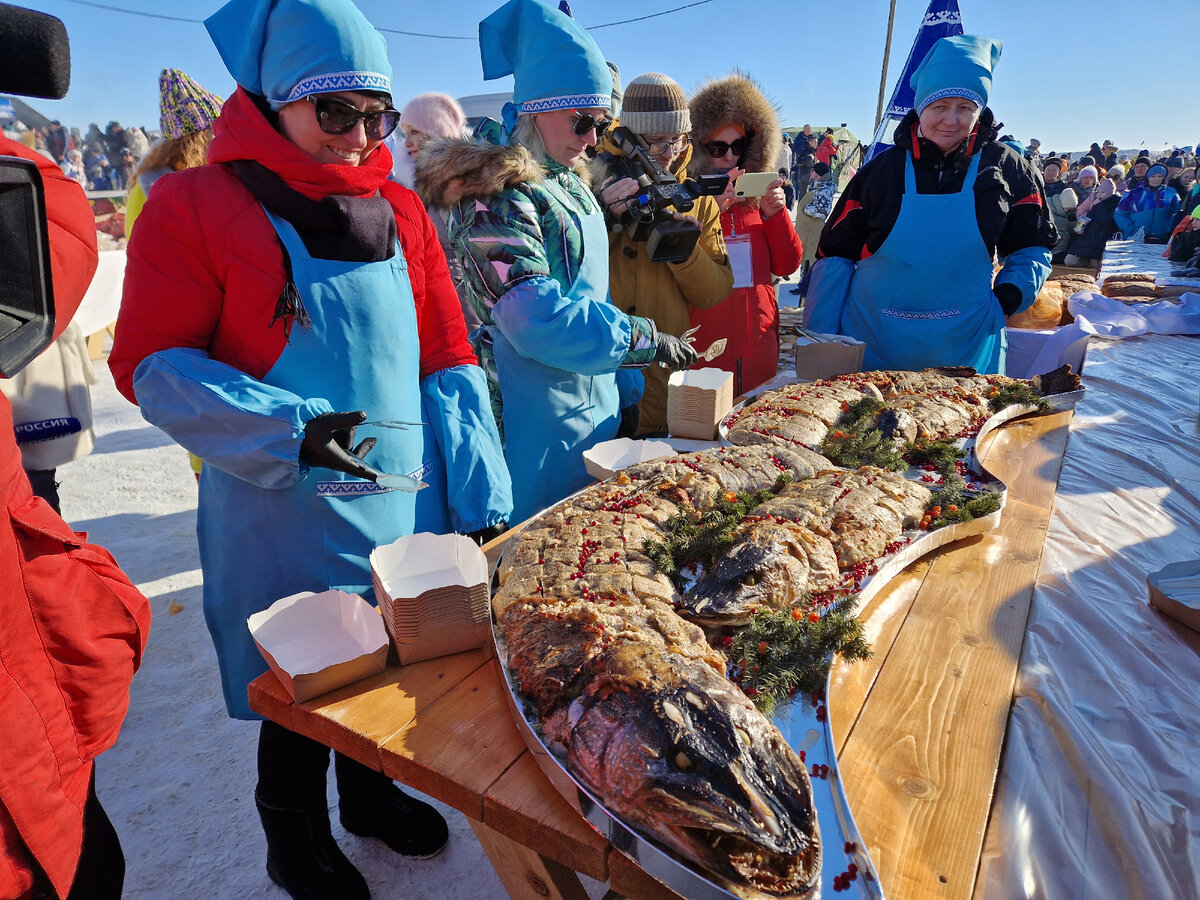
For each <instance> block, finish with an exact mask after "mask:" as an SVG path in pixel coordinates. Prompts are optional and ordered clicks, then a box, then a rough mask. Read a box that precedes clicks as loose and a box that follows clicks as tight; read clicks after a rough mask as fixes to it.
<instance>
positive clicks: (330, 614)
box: [246, 591, 388, 703]
mask: <svg viewBox="0 0 1200 900" xmlns="http://www.w3.org/2000/svg"><path fill="white" fill-rule="evenodd" d="M246 624H247V625H248V626H249V628H250V633H251V635H253V637H254V643H255V644H257V645H258V649H259V652H261V653H262V655H263V657H264V658H265V659H266V661H267V665H268V666H270V667H271V671H273V672H274V673H275V674H276V676H278V678H279V681H280V683H281V684H282V685H283V686H284V688H285V689H286V690H287V692H288V693H289V694H291V696H292V699H293V700H295V701H297V702H298V703H303V702H304V701H305V700H310V699H312V698H313V697H317V696H319V695H321V694H324V693H328V692H329V691H332V690H334V689H335V688H340V687H343V686H345V685H347V684H352V683H353V682H355V681H359V680H361V679H363V678H369V677H370V676H372V675H377V674H379V673H380V672H382V671H383V670H384V667H385V666H386V665H387V648H388V636H387V631H386V630H385V629H384V625H383V621H382V619H380V617H379V613H378V611H376V610H375V609H374V608H373V607H372V606H371V605H370V604H369V603H367V601H365V600H364V599H363V598H362V597H360V596H358V594H347V593H346V592H345V591H324V592H322V593H320V594H314V593H312V592H311V591H305V592H304V593H300V594H293V595H292V596H290V597H284V598H283V599H282V600H276V601H275V602H274V603H272V604H271V605H270V606H269V607H268V608H267V609H265V610H263V611H262V612H258V613H255V614H254V615H252V616H250V618H248V619H247V620H246Z"/></svg>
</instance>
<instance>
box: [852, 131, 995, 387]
mask: <svg viewBox="0 0 1200 900" xmlns="http://www.w3.org/2000/svg"><path fill="white" fill-rule="evenodd" d="M978 174H979V155H978V154H976V155H975V158H974V159H973V160H972V162H971V167H970V169H969V170H968V172H967V176H966V178H965V180H964V182H963V187H962V190H961V191H959V192H958V193H957V194H918V193H917V177H916V172H915V171H914V170H913V164H912V155H911V154H908V155H907V158H906V161H905V168H904V198H903V200H902V201H901V204H900V215H899V216H898V217H897V218H896V224H895V225H894V226H893V227H892V231H891V233H890V234H889V235H888V236H887V239H886V240H885V241H884V242H883V245H882V246H881V247H880V248H879V249H878V250H877V251H876V252H875V254H874V255H873V256H870V257H868V258H867V259H864V260H862V261H861V262H859V263H858V266H857V268H856V269H855V272H854V278H853V279H852V281H851V282H850V292H849V296H848V297H847V299H846V308H845V311H844V312H843V314H842V331H843V332H844V333H845V334H848V335H851V336H853V337H856V338H858V339H859V340H861V341H865V342H866V345H867V346H866V351H865V353H864V355H863V368H864V369H865V370H867V371H870V370H874V369H905V370H917V369H925V368H928V367H930V366H974V367H975V369H976V370H978V371H979V372H1003V371H1004V353H1005V349H1006V346H1007V343H1006V339H1005V334H1004V313H1003V311H1002V310H1001V308H1000V304H999V302H998V301H997V300H996V298H995V296H994V295H993V294H992V258H991V255H990V254H989V253H988V250H987V245H985V244H984V242H983V237H982V236H981V235H980V233H979V222H978V220H977V218H976V216H975V191H974V185H975V179H976V177H977V176H978Z"/></svg>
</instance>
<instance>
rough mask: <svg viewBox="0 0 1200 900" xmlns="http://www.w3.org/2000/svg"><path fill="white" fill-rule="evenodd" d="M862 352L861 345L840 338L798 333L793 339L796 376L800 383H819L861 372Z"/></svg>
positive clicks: (854, 341) (844, 336)
mask: <svg viewBox="0 0 1200 900" xmlns="http://www.w3.org/2000/svg"><path fill="white" fill-rule="evenodd" d="M866 349H867V345H866V344H864V343H863V342H862V341H859V340H855V339H854V338H852V337H848V336H846V335H844V334H817V333H815V332H811V331H805V332H802V333H800V334H799V335H797V336H796V376H797V377H798V378H800V379H801V380H802V381H820V380H821V379H823V378H832V377H833V376H834V375H849V374H850V373H851V372H861V371H862V361H863V351H865V350H866Z"/></svg>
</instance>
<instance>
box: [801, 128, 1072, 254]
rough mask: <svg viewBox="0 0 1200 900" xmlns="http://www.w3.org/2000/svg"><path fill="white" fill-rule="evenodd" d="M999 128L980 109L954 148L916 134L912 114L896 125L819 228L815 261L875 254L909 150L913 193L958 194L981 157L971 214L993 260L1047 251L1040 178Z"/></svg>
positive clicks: (1050, 229) (894, 211) (891, 219)
mask: <svg viewBox="0 0 1200 900" xmlns="http://www.w3.org/2000/svg"><path fill="white" fill-rule="evenodd" d="M997 133H998V129H997V126H996V122H995V117H994V116H993V114H992V111H991V110H990V109H984V111H983V113H982V115H980V117H979V124H978V125H977V126H976V129H975V132H974V133H973V134H972V135H971V137H969V138H968V139H967V140H965V141H963V143H962V144H961V145H960V146H959V147H958V148H957V149H955V150H954V151H952V152H951V153H949V154H947V155H942V153H941V151H940V150H938V148H937V146H936V145H935V144H934V143H933V142H932V141H929V140H926V139H925V138H917V136H916V135H917V114H916V112H914V111H910V112H909V114H908V115H907V116H905V118H904V119H903V120H902V121H901V122H900V124H899V126H897V128H896V133H895V137H894V141H895V146H894V147H891V148H889V149H887V150H885V151H884V152H883V153H880V154H879V155H878V156H877V157H875V158H874V159H872V160H871V161H870V162H868V163H867V164H866V165H865V166H863V167H862V168H861V169H859V170H858V172H857V173H856V174H855V176H854V178H852V179H851V180H850V183H849V184H848V185H846V190H845V191H844V192H843V193H842V196H841V198H840V199H839V200H838V203H837V205H836V206H835V207H834V209H833V212H832V213H831V214H830V216H829V221H828V222H827V223H826V224H825V228H824V230H823V231H822V232H821V243H820V247H819V248H818V250H817V258H818V259H821V258H825V257H830V256H842V257H845V258H846V259H850V260H853V261H855V262H857V261H858V260H860V259H864V258H865V257H867V256H869V255H871V254H873V253H875V252H876V251H877V250H878V249H879V248H880V247H881V246H882V245H883V242H884V241H885V240H886V239H887V236H888V235H889V234H890V233H891V230H892V226H893V225H895V224H896V219H897V217H898V216H899V214H900V203H901V200H902V198H903V196H904V168H905V166H906V165H907V160H908V157H909V155H910V152H911V155H912V158H913V169H914V171H915V173H916V181H917V193H919V194H956V193H958V192H959V191H961V190H962V186H963V182H964V180H965V179H966V173H967V169H968V168H969V167H970V164H971V162H972V159H973V157H974V155H975V154H976V153H978V154H979V175H978V177H977V178H976V179H975V218H976V221H977V222H978V223H979V233H980V235H981V236H982V238H983V241H984V245H985V246H986V247H987V250H988V252H989V253H991V254H992V256H993V258H994V257H995V256H996V255H997V253H998V254H999V255H1000V256H1001V257H1004V256H1007V255H1008V254H1010V253H1012V252H1014V251H1016V250H1019V249H1021V248H1024V247H1034V246H1041V247H1046V248H1047V249H1050V248H1052V247H1054V245H1055V243H1057V241H1058V231H1057V229H1056V228H1055V227H1054V223H1053V221H1052V220H1051V219H1050V216H1049V214H1048V212H1047V209H1046V195H1045V190H1044V186H1043V184H1042V177H1041V175H1040V174H1039V173H1037V172H1035V171H1034V169H1033V168H1032V167H1031V166H1030V165H1029V163H1028V162H1027V161H1026V160H1025V159H1023V158H1022V157H1021V155H1020V154H1019V153H1017V152H1016V151H1015V150H1013V149H1012V148H1011V147H1009V146H1008V145H1006V144H1001V143H999V142H998V141H997V140H996V135H997Z"/></svg>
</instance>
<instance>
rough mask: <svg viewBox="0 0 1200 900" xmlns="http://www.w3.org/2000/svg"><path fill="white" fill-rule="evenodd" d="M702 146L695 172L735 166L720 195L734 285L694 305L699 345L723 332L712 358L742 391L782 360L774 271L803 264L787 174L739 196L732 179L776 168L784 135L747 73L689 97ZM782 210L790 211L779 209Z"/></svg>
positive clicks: (710, 84) (792, 269)
mask: <svg viewBox="0 0 1200 900" xmlns="http://www.w3.org/2000/svg"><path fill="white" fill-rule="evenodd" d="M689 106H690V108H691V114H692V134H694V135H696V138H697V142H698V143H699V145H700V146H699V148H698V150H697V153H696V155H695V157H694V160H695V162H694V168H693V172H692V174H695V175H704V174H710V173H719V174H726V173H727V174H729V176H730V181H729V188H728V189H727V190H726V192H725V194H724V195H723V196H722V197H721V228H722V231H723V233H724V235H725V247H726V250H727V251H728V253H729V261H730V263H731V265H732V266H733V292H732V293H731V294H730V295H729V297H728V298H727V299H725V300H723V301H721V302H720V303H718V304H717V305H716V306H712V307H709V308H707V309H693V310H692V311H691V315H692V325H693V326H699V329H700V330H699V331H698V332H697V333H696V346H697V347H707V346H709V345H711V344H712V343H713V342H714V341H717V340H719V339H720V338H728V339H729V343H728V345H727V346H726V348H725V352H724V353H722V354H721V355H720V356H719V357H717V359H716V360H715V361H714V362H711V363H707V362H701V363H697V366H719V367H720V368H722V369H725V370H726V371H729V372H733V373H734V385H733V388H734V393H735V394H743V393H745V392H746V391H748V390H751V389H752V388H755V387H757V386H758V385H760V384H762V383H763V382H764V381H767V380H769V379H771V378H774V377H775V374H776V370H777V369H778V366H779V301H778V299H777V298H776V296H775V288H774V286H773V284H772V276H779V277H781V278H786V277H787V276H788V275H791V274H792V273H793V272H795V271H796V269H798V268H799V267H800V260H801V258H802V257H803V255H804V248H803V246H802V245H801V243H800V238H798V237H797V236H796V227H795V225H794V224H793V223H792V217H791V216H790V215H787V214H786V208H787V207H786V198H785V196H784V192H783V181H782V179H780V180H777V181H776V182H775V183H774V185H773V186H772V187H771V188H770V189H769V190H768V191H767V193H766V194H764V195H763V196H762V197H748V198H745V199H741V200H739V199H737V198H736V197H734V196H733V183H734V179H736V178H737V176H738V175H740V174H742V173H743V172H772V171H774V170H775V160H776V158H777V157H778V156H779V148H780V144H781V141H782V138H781V137H780V135H781V133H782V132H781V131H780V128H779V120H778V118H777V117H776V115H775V110H774V108H773V107H772V106H771V103H770V101H769V100H767V98H766V97H765V96H763V93H762V91H761V90H759V88H758V86H757V85H756V84H755V83H754V82H753V81H752V80H751V79H749V78H747V77H746V76H745V75H741V74H734V75H730V76H728V77H726V78H721V79H718V80H716V81H710V82H708V83H707V84H705V85H703V86H702V87H701V88H700V89H699V91H697V93H696V94H695V96H693V97H692V99H691V102H690V104H689ZM780 213H784V215H780Z"/></svg>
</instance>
